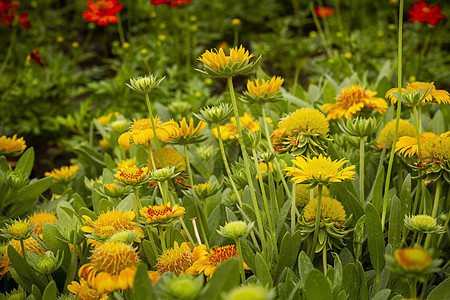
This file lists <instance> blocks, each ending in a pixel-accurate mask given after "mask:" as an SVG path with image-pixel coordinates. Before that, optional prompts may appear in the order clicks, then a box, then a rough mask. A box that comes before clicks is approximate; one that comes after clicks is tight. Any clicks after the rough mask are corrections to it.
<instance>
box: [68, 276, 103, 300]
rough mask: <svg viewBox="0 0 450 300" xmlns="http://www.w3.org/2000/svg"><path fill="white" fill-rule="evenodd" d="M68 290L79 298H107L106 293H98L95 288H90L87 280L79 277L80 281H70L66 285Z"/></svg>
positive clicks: (96, 299)
mask: <svg viewBox="0 0 450 300" xmlns="http://www.w3.org/2000/svg"><path fill="white" fill-rule="evenodd" d="M67 289H68V290H69V292H71V293H72V294H74V296H75V297H78V299H79V300H107V299H108V295H107V294H106V293H105V294H99V293H98V292H97V290H96V289H93V288H91V287H90V286H89V285H88V283H87V281H86V280H84V279H83V278H80V282H78V281H72V283H71V284H69V285H68V286H67Z"/></svg>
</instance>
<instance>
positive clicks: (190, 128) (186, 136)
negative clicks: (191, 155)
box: [171, 118, 208, 145]
mask: <svg viewBox="0 0 450 300" xmlns="http://www.w3.org/2000/svg"><path fill="white" fill-rule="evenodd" d="M207 125H208V124H207V123H206V122H203V121H200V122H199V123H198V124H197V127H195V128H194V119H192V118H190V120H189V124H188V123H187V121H186V118H183V119H182V120H181V122H180V135H179V136H178V137H177V138H175V139H173V140H172V141H171V143H173V144H180V145H185V144H194V143H200V142H203V141H205V140H206V139H207V137H204V135H203V134H201V133H200V132H201V131H202V130H203V129H205V127H206V126H207Z"/></svg>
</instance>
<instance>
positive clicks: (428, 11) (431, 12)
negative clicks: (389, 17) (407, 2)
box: [408, 0, 445, 26]
mask: <svg viewBox="0 0 450 300" xmlns="http://www.w3.org/2000/svg"><path fill="white" fill-rule="evenodd" d="M408 14H410V15H411V18H409V19H408V22H420V23H428V24H430V25H431V26H436V25H437V24H439V22H441V20H443V19H445V15H443V14H441V5H439V4H437V5H434V6H432V7H430V6H428V3H426V2H425V1H424V0H421V1H417V2H414V3H413V4H412V9H408Z"/></svg>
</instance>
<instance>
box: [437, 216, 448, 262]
mask: <svg viewBox="0 0 450 300" xmlns="http://www.w3.org/2000/svg"><path fill="white" fill-rule="evenodd" d="M448 221H450V210H449V211H448V213H447V218H446V219H445V222H444V230H447V226H448ZM443 237H444V235H443V234H441V235H440V236H439V239H438V241H437V243H436V250H438V249H439V245H440V244H441V240H442V238H443ZM449 261H450V260H449ZM442 269H443V270H445V268H442Z"/></svg>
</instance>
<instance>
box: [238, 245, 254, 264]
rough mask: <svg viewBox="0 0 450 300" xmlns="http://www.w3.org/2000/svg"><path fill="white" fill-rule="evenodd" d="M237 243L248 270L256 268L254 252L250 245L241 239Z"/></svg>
mask: <svg viewBox="0 0 450 300" xmlns="http://www.w3.org/2000/svg"><path fill="white" fill-rule="evenodd" d="M239 243H240V244H241V250H242V256H243V258H244V262H245V263H246V264H247V266H248V267H249V268H250V270H256V264H255V253H254V252H253V250H252V248H251V247H250V245H249V244H247V243H246V242H244V241H243V240H239Z"/></svg>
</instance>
